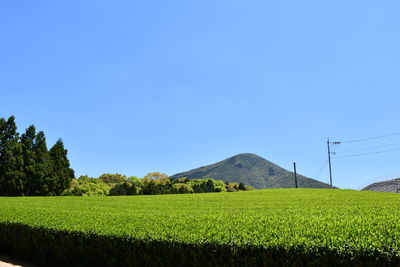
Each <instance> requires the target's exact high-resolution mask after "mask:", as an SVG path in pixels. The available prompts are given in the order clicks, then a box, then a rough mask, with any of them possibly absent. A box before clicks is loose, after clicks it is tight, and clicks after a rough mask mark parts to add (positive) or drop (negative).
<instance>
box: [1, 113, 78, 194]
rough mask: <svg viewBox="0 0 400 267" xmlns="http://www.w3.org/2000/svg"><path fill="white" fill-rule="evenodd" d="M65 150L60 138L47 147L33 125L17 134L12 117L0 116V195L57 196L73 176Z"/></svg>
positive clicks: (42, 136)
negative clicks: (49, 147)
mask: <svg viewBox="0 0 400 267" xmlns="http://www.w3.org/2000/svg"><path fill="white" fill-rule="evenodd" d="M67 152H68V151H67V150H66V149H65V148H64V144H63V141H62V140H61V139H59V140H58V141H57V142H56V143H55V144H54V145H53V146H52V147H51V149H50V150H48V148H47V144H46V137H45V134H44V132H43V131H39V132H36V128H35V126H34V125H31V126H29V127H28V128H27V129H26V130H25V132H24V133H23V134H22V135H20V134H19V133H18V131H17V125H16V123H15V117H14V116H11V117H9V118H8V119H7V120H6V119H5V118H0V195H2V196H49V195H50V196H56V195H61V194H62V192H64V191H65V190H66V189H67V188H69V186H70V183H71V181H72V179H73V178H74V171H73V170H72V169H71V168H70V164H69V160H68V157H67Z"/></svg>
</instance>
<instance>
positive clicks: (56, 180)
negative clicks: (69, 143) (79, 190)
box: [50, 139, 75, 195]
mask: <svg viewBox="0 0 400 267" xmlns="http://www.w3.org/2000/svg"><path fill="white" fill-rule="evenodd" d="M67 153H68V150H67V149H65V148H64V143H63V141H62V140H61V139H59V140H58V141H57V143H55V144H54V146H53V147H52V148H51V149H50V158H51V162H52V168H53V175H52V176H53V187H52V191H53V192H55V193H56V194H57V195H60V194H61V193H62V192H63V191H64V190H65V189H67V188H68V187H69V185H70V182H71V180H72V178H74V177H75V175H74V170H72V169H71V168H70V165H69V160H68V157H67Z"/></svg>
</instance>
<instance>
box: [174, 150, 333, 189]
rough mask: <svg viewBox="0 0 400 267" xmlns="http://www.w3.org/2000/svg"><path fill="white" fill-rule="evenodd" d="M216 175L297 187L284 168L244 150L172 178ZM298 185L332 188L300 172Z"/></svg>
mask: <svg viewBox="0 0 400 267" xmlns="http://www.w3.org/2000/svg"><path fill="white" fill-rule="evenodd" d="M179 177H187V178H189V179H196V178H214V179H217V180H223V181H225V182H237V183H243V184H246V185H251V186H254V187H255V188H291V187H294V175H293V173H292V172H289V171H287V170H285V169H283V168H282V167H280V166H278V165H276V164H274V163H272V162H270V161H268V160H266V159H264V158H262V157H260V156H258V155H256V154H253V153H240V154H237V155H234V156H232V157H229V158H227V159H225V160H222V161H219V162H217V163H214V164H211V165H207V166H204V167H200V168H196V169H193V170H190V171H187V172H182V173H177V174H175V175H173V176H172V178H179ZM298 185H299V187H303V188H330V186H329V185H328V184H325V183H322V182H320V181H317V180H314V179H310V178H307V177H304V176H301V175H298Z"/></svg>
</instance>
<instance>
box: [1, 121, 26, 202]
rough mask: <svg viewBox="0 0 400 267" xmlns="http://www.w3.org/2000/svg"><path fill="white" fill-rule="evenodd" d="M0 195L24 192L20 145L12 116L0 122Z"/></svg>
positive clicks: (15, 194) (13, 194) (14, 194)
mask: <svg viewBox="0 0 400 267" xmlns="http://www.w3.org/2000/svg"><path fill="white" fill-rule="evenodd" d="M0 132H1V133H0V138H1V140H0V195H8V196H17V195H22V194H23V192H24V172H23V163H24V162H23V159H22V147H21V144H20V143H19V142H18V140H19V138H18V136H19V134H18V132H17V126H16V124H15V118H14V116H11V117H10V118H8V120H7V122H5V120H4V119H3V120H1V123H0Z"/></svg>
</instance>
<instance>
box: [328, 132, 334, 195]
mask: <svg viewBox="0 0 400 267" xmlns="http://www.w3.org/2000/svg"><path fill="white" fill-rule="evenodd" d="M327 144H328V161H329V178H330V181H331V188H333V185H332V165H331V143H330V142H329V138H328V142H327Z"/></svg>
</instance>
